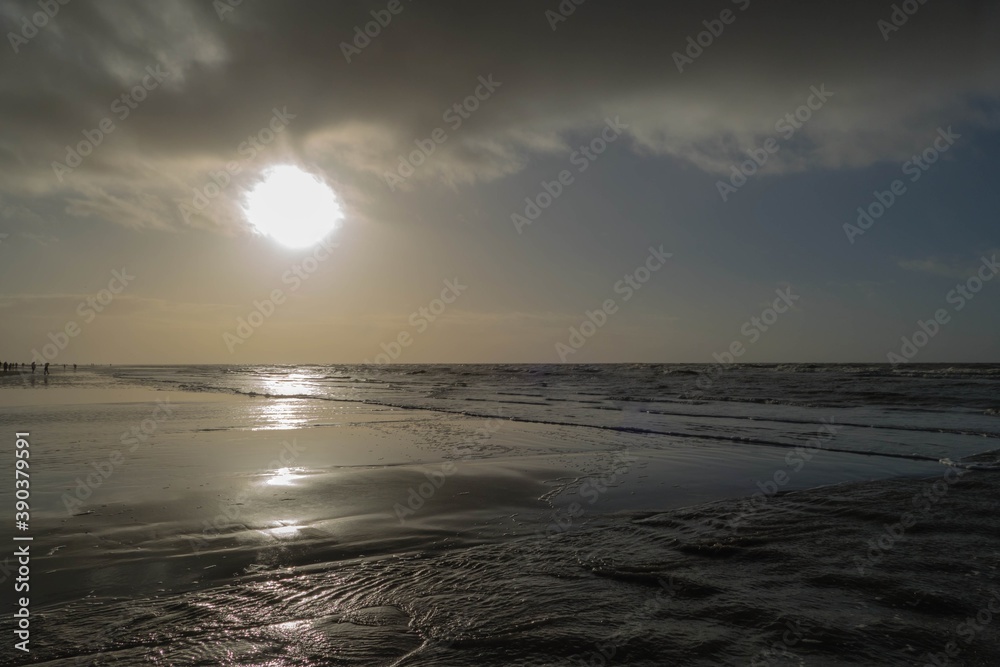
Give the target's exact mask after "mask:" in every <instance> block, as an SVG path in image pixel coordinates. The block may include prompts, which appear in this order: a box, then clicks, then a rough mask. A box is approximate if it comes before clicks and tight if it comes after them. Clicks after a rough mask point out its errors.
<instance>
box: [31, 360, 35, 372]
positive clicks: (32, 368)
mask: <svg viewBox="0 0 1000 667" xmlns="http://www.w3.org/2000/svg"><path fill="white" fill-rule="evenodd" d="M31 374H32V375H34V374H35V362H34V361H32V362H31Z"/></svg>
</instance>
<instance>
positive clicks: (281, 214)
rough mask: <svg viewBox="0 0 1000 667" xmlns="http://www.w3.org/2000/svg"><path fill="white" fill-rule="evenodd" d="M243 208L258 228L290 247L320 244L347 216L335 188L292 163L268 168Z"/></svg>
mask: <svg viewBox="0 0 1000 667" xmlns="http://www.w3.org/2000/svg"><path fill="white" fill-rule="evenodd" d="M243 210H244V211H245V212H246V216H247V220H249V221H250V224H252V225H253V226H254V227H255V228H256V229H257V231H259V232H260V233H261V234H265V235H267V236H270V237H271V238H273V239H274V240H275V241H277V242H278V243H280V244H282V245H284V246H288V247H289V248H305V247H308V246H311V245H315V244H317V243H319V242H320V241H321V240H323V238H324V237H325V236H326V235H327V234H329V233H330V232H331V231H333V230H334V229H335V228H336V227H337V226H338V224H339V223H340V220H341V219H343V217H344V213H343V211H342V210H341V207H340V201H339V200H338V199H337V195H336V194H335V193H334V191H333V190H331V189H330V188H329V186H327V185H326V183H324V182H323V181H322V180H321V179H320V178H318V177H317V176H315V175H313V174H310V173H308V172H305V171H303V170H301V169H299V168H298V167H295V166H292V165H278V166H276V167H271V168H270V169H268V170H267V171H266V172H265V173H264V178H263V180H262V181H261V182H260V183H258V184H257V185H256V186H255V187H254V189H253V190H251V191H250V193H249V194H247V196H246V203H245V205H244V207H243Z"/></svg>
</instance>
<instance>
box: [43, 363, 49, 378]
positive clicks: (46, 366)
mask: <svg viewBox="0 0 1000 667" xmlns="http://www.w3.org/2000/svg"><path fill="white" fill-rule="evenodd" d="M48 374H49V362H47V361H46V362H45V372H44V373H42V375H48Z"/></svg>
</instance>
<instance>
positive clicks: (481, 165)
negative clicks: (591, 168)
mask: <svg viewBox="0 0 1000 667" xmlns="http://www.w3.org/2000/svg"><path fill="white" fill-rule="evenodd" d="M904 4H905V3H904ZM219 5H220V3H215V5H214V6H213V4H212V3H207V2H194V1H186V0H171V1H167V2H160V3H143V4H126V5H123V4H120V3H101V2H86V1H85V0H76V1H75V2H72V3H70V4H68V5H66V6H61V9H60V11H59V13H58V14H57V15H56V16H54V17H53V18H52V19H51V20H50V21H48V25H46V26H45V27H44V28H42V29H40V30H38V34H37V35H34V36H33V37H31V39H29V40H27V42H26V43H19V44H17V52H16V53H15V52H14V48H13V46H12V44H11V43H10V42H11V41H12V40H11V38H10V36H9V35H8V40H7V41H8V42H9V44H8V45H7V47H8V50H7V52H6V53H5V55H4V57H3V60H2V64H0V67H2V69H3V76H2V77H0V95H2V96H3V100H4V103H3V104H4V106H3V116H4V123H3V126H2V129H0V188H2V190H3V191H2V193H0V194H3V195H4V198H5V200H9V201H10V205H11V206H27V207H28V208H29V209H32V210H35V209H36V208H39V207H51V206H55V207H57V208H58V209H60V210H62V211H64V212H65V214H66V215H68V216H70V217H72V218H85V219H86V218H89V219H97V220H102V221H111V222H114V223H118V224H122V225H126V226H130V227H150V228H161V229H177V228H184V227H210V228H216V229H219V230H220V231H230V232H231V231H234V230H239V229H242V228H244V227H245V223H244V222H243V220H242V217H241V215H240V210H239V199H240V197H239V195H240V193H241V192H243V191H244V189H245V188H247V187H249V186H250V185H251V184H252V183H253V182H254V180H255V179H256V178H258V176H259V172H260V170H261V169H262V168H264V167H265V166H267V165H268V164H273V163H276V162H286V161H290V162H297V163H300V164H302V165H303V166H305V167H307V168H311V169H314V170H316V171H318V172H321V173H323V174H324V175H325V176H326V177H327V178H329V179H330V180H331V181H333V182H335V183H336V184H337V185H338V189H339V191H340V192H341V193H342V195H343V196H344V197H345V198H346V199H347V204H348V206H349V207H350V208H351V209H352V212H353V214H354V215H355V216H356V217H361V218H364V217H366V216H370V215H373V212H372V211H373V210H374V208H373V206H374V205H373V203H372V202H373V201H375V200H377V199H378V198H379V197H383V196H384V195H385V194H386V193H387V192H388V188H387V187H386V183H385V176H384V175H385V174H386V172H388V171H391V170H394V169H396V168H397V166H398V164H399V161H400V156H401V155H404V156H405V155H407V154H409V153H410V152H412V151H413V150H414V149H415V148H416V144H415V142H416V141H424V142H426V141H427V140H428V138H429V137H431V136H432V133H433V132H434V131H435V130H436V129H438V128H441V129H442V130H443V131H444V132H445V135H446V137H447V140H446V141H444V142H443V143H438V144H437V145H436V148H435V151H434V154H433V155H431V156H430V157H429V158H427V160H426V162H425V164H423V165H421V166H420V167H419V168H417V169H416V170H415V173H414V174H413V176H412V177H410V178H408V179H406V183H405V184H404V185H403V186H402V187H404V188H421V187H428V186H435V185H448V186H451V187H456V188H462V187H465V186H467V185H470V184H473V183H479V182H491V181H495V180H496V179H501V178H508V177H512V176H516V175H517V174H518V173H519V172H521V171H522V170H523V169H524V167H525V166H526V165H528V164H530V162H531V161H532V160H534V159H538V158H539V157H544V156H551V155H568V154H569V153H570V152H571V151H572V150H573V149H574V148H575V147H577V146H579V145H581V144H583V143H585V142H588V141H590V139H591V138H593V137H595V136H597V133H598V132H599V130H600V127H601V126H602V125H603V123H604V119H605V118H607V117H620V118H621V121H622V122H623V123H626V124H627V125H628V127H629V129H628V133H627V134H628V141H629V143H630V145H631V147H632V149H633V150H635V151H637V152H640V153H646V154H650V155H656V156H662V157H665V158H668V159H676V160H680V161H684V162H686V163H689V164H691V165H693V166H694V167H695V168H697V169H700V170H703V171H705V172H708V173H710V174H713V175H714V174H719V175H725V174H727V173H728V171H729V168H730V165H732V164H733V163H734V162H738V161H742V160H745V159H746V151H747V150H748V149H752V148H756V147H759V146H761V145H763V143H764V142H765V141H766V140H767V139H768V138H775V139H776V140H778V141H779V144H780V146H781V149H780V151H778V152H777V154H775V155H774V156H773V158H772V159H771V160H770V162H769V164H768V166H767V169H768V170H770V171H771V172H772V173H781V172H788V171H802V170H807V169H844V168H855V167H863V166H867V165H871V164H873V163H876V162H879V161H885V160H889V161H896V160H898V161H902V160H905V159H906V158H907V157H909V156H910V155H912V154H913V153H914V152H915V151H917V150H920V149H921V148H922V147H923V146H925V145H926V144H927V143H928V141H929V140H931V139H932V138H933V135H934V132H935V130H936V128H937V127H939V126H947V125H955V126H957V127H962V128H965V129H974V128H976V127H989V128H993V127H996V126H997V122H998V118H1000V116H998V112H997V109H998V107H997V98H998V95H1000V44H998V43H997V41H996V39H995V36H996V34H998V29H1000V8H998V4H997V3H993V2H976V1H973V0H969V1H964V2H950V3H934V2H928V3H926V4H924V5H919V4H918V3H916V2H913V3H912V6H913V7H917V9H916V11H915V13H913V14H912V16H907V17H906V22H905V23H903V24H902V25H900V26H899V29H898V30H893V31H888V30H887V28H886V25H889V24H886V23H883V24H881V27H880V24H879V21H888V20H890V19H891V15H892V12H893V9H892V5H891V4H890V3H872V2H841V3H821V4H820V3H802V2H791V1H775V2H764V1H763V0H752V1H749V0H738V1H733V2H727V1H719V2H715V3H704V2H672V3H659V2H657V3H653V2H636V3H611V2H598V1H597V0H591V2H585V3H583V4H581V5H578V6H577V5H575V4H574V3H571V2H569V1H568V0H567V1H566V2H563V3H562V5H560V4H559V3H556V2H554V1H551V2H545V3H536V2H527V1H524V2H521V1H516V2H505V3H501V4H496V3H493V4H490V3H469V2H454V1H453V2H436V3H433V4H431V3H417V2H412V3H411V2H409V1H408V0H402V3H401V4H400V5H398V7H401V11H399V12H398V13H397V14H395V15H391V21H389V22H388V25H385V26H384V27H379V31H378V32H379V34H378V35H377V36H376V37H373V38H371V39H370V43H366V42H364V41H363V39H362V40H358V44H361V45H364V48H354V49H345V47H344V44H345V43H351V42H352V40H354V39H355V35H356V28H357V27H359V26H360V27H361V28H362V30H363V29H364V26H365V24H366V23H369V22H371V21H372V20H373V17H372V14H371V12H372V11H375V12H380V14H379V15H380V16H382V17H385V16H386V15H387V14H386V7H387V5H388V3H387V2H385V3H382V2H338V3H330V2H319V1H316V2H305V1H301V2H286V3H276V2H275V3H248V2H245V3H241V4H240V5H238V6H236V7H234V8H232V11H225V12H222V13H221V17H220V13H219V12H218V11H217V9H216V8H217V7H218V6H219ZM560 6H562V7H575V9H574V11H573V12H572V14H568V12H567V14H568V15H566V16H562V15H559V18H560V19H561V18H565V20H555V19H554V18H553V17H554V16H556V14H552V13H547V12H557V13H558V12H559V7H560ZM2 11H3V18H4V23H5V31H9V32H13V33H14V34H17V33H19V32H20V31H21V29H22V26H23V23H22V19H23V17H25V16H29V17H30V16H31V15H32V14H33V13H35V12H37V11H38V6H37V5H36V4H35V3H34V2H27V1H21V2H11V3H6V4H5V5H4V8H3V10H2ZM724 11H726V12H729V14H723V12H724ZM722 19H726V20H729V22H728V24H727V23H724V22H723V20H722ZM706 22H707V23H706ZM897 22H900V20H899V16H897ZM553 26H554V28H555V29H553ZM893 27H895V26H893ZM711 30H715V31H716V32H719V33H720V34H718V35H711V39H709V33H708V32H707V31H711ZM372 32H374V30H372ZM699 33H702V34H701V36H700V39H701V40H702V43H703V44H708V45H707V46H704V47H692V46H690V42H689V41H688V38H689V37H690V38H692V39H693V40H695V41H697V40H698V39H699ZM886 37H888V39H886ZM15 41H17V40H15ZM708 42H711V43H708ZM698 48H701V52H700V54H699V51H698ZM345 51H348V52H349V53H350V62H348V58H347V57H345ZM677 53H682V54H686V56H687V57H689V58H690V62H684V63H683V72H682V71H679V68H678V66H677V62H678V59H677V57H676V55H675V54H677ZM148 68H161V70H162V71H164V72H167V73H168V75H167V76H166V77H165V79H164V80H163V81H160V82H157V84H156V86H155V87H152V88H150V87H149V84H150V83H152V81H153V80H152V79H150V78H149V72H150V70H149V69H148ZM489 76H492V77H493V80H495V81H497V82H499V84H500V85H499V87H498V88H496V90H495V91H494V92H493V93H492V94H491V95H490V96H489V98H488V99H485V100H481V101H480V103H479V104H477V107H478V108H476V109H475V111H471V112H467V114H464V115H467V117H463V118H462V120H461V124H460V126H459V127H457V128H455V127H454V122H453V119H454V118H455V115H454V112H453V113H452V115H451V117H450V118H451V119H452V122H449V120H448V118H449V116H448V112H449V109H453V106H454V105H455V104H456V103H458V104H461V103H462V101H463V100H465V99H466V98H468V97H469V96H470V95H475V92H476V90H477V87H478V86H480V83H479V81H480V77H489ZM144 81H145V83H144ZM136 86H140V87H143V88H144V90H145V93H144V94H142V97H143V99H142V100H141V101H137V99H136V98H137V97H138V95H136V92H137V91H136V90H135V87H136ZM821 86H825V87H826V90H829V91H831V92H832V93H833V95H832V97H830V98H829V99H828V100H827V101H826V102H824V103H823V104H822V106H821V108H819V109H817V110H815V111H814V112H811V113H810V114H809V115H810V116H811V117H810V118H809V120H808V122H805V123H803V124H802V125H801V128H796V131H795V132H794V134H793V135H792V136H786V135H787V132H784V133H783V132H780V131H779V130H778V129H777V127H776V123H778V122H779V121H780V120H781V119H782V118H785V117H786V114H789V113H791V114H795V112H796V110H797V109H799V108H800V107H801V106H802V105H804V104H806V103H807V100H809V96H810V95H811V94H812V92H811V90H812V88H813V87H817V88H819V87H821ZM123 95H124V96H128V99H125V98H123V97H122V96H123ZM126 110H127V114H126ZM275 110H277V111H278V112H279V113H280V112H282V110H285V112H286V113H287V115H288V116H293V118H290V119H289V120H288V122H287V127H285V128H284V131H282V132H279V133H276V134H274V135H273V140H271V141H268V142H266V143H265V142H264V141H263V139H267V138H268V136H269V135H268V134H267V132H266V129H268V128H269V125H270V123H271V121H272V119H273V117H274V114H275ZM123 116H124V117H123ZM102 122H104V123H105V124H106V123H107V122H110V123H112V124H113V126H114V129H113V130H112V131H111V132H108V133H103V132H102V133H101V134H100V135H97V134H94V132H95V131H99V130H100V128H101V123H102ZM105 126H107V125H105ZM84 132H89V133H90V134H89V137H90V138H94V137H97V136H101V140H100V144H99V145H97V146H95V148H94V150H93V151H92V153H91V154H90V155H88V156H85V157H83V159H82V161H81V164H80V165H79V166H78V167H76V168H75V169H72V170H71V171H68V172H62V173H61V174H57V173H56V171H61V170H58V169H56V170H54V168H53V163H54V162H59V163H63V164H67V165H68V164H69V163H68V162H67V150H66V147H67V146H68V145H69V146H77V145H78V144H79V143H80V142H84V141H89V139H88V138H87V136H88V135H85V134H84ZM439 137H440V135H439ZM253 138H256V139H257V142H256V143H254V142H253ZM248 142H249V143H248ZM95 143H96V142H95ZM251 149H252V150H251ZM230 163H235V164H236V165H237V166H239V173H237V174H236V175H235V176H233V177H232V183H230V184H228V185H226V187H224V188H223V192H222V194H221V195H219V196H218V197H216V198H213V199H212V201H211V202H210V205H209V206H207V207H206V208H205V209H204V210H203V211H199V212H198V214H196V215H191V214H190V210H188V211H187V212H185V211H184V210H182V209H181V207H180V206H179V204H180V203H188V204H191V203H192V202H193V201H194V200H195V198H196V195H195V191H196V190H199V191H202V192H204V188H205V186H206V185H207V184H209V183H211V182H212V180H213V178H215V180H218V178H217V175H218V174H219V173H220V172H221V171H224V170H225V168H226V165H227V164H230Z"/></svg>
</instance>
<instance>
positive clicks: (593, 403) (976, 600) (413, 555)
mask: <svg viewBox="0 0 1000 667" xmlns="http://www.w3.org/2000/svg"><path fill="white" fill-rule="evenodd" d="M0 432H3V434H4V437H5V438H6V439H7V441H8V446H6V447H5V450H6V451H7V452H8V453H7V454H6V455H4V458H5V461H4V465H5V467H6V468H7V474H6V477H7V479H8V482H7V483H6V484H4V485H2V488H0V504H2V505H3V506H5V507H8V508H9V513H10V515H11V523H12V520H13V513H14V502H15V498H14V468H15V456H14V444H13V443H14V434H15V432H30V434H31V435H30V437H29V439H30V440H31V452H32V458H31V459H30V461H31V474H32V478H31V479H32V485H31V489H32V496H31V512H32V517H31V520H32V524H31V529H30V533H31V536H32V541H31V549H32V552H31V553H32V559H31V575H30V576H31V581H30V598H31V604H30V613H31V616H30V619H31V623H30V630H31V635H30V636H31V640H30V645H29V646H30V653H25V652H23V651H21V650H19V649H16V648H15V647H14V645H15V643H16V641H17V639H16V630H17V628H18V625H16V624H17V623H18V622H19V621H18V619H16V618H12V614H11V613H10V610H11V609H14V608H15V604H14V603H15V601H16V599H17V598H18V597H21V595H22V594H20V593H18V594H16V595H15V593H14V583H15V581H16V577H17V568H16V567H13V568H12V567H11V566H10V562H11V561H10V558H11V556H10V555H8V554H3V552H0V557H2V556H3V555H7V556H8V559H9V560H7V561H0V579H3V583H0V587H2V588H3V599H4V601H5V609H6V611H5V612H4V614H3V617H2V618H3V620H2V623H0V631H2V635H0V636H3V637H4V640H3V642H4V643H3V645H0V665H22V664H36V665H48V666H53V667H55V666H59V667H63V666H70V665H163V666H167V665H205V666H218V665H227V666H228V665H232V666H237V665H240V666H261V667H263V666H269V667H284V666H292V665H296V666H319V665H330V666H334V665H337V666H339V665H344V666H347V665H351V666H354V665H359V666H360V665H386V666H397V667H403V666H411V665H412V666H416V665H433V666H446V665H447V666H473V665H476V666H478V665H484V666H491V665H538V666H543V665H567V666H570V665H573V666H597V665H642V666H659V665H679V666H680V665H749V666H754V667H757V666H762V665H776V666H777V665H818V666H823V665H919V666H923V665H934V666H935V667H941V666H942V665H970V666H971V665H982V666H996V665H1000V632H998V630H1000V365H996V364H903V365H899V366H889V365H884V364H606V365H605V364H598V365H569V364H566V365H534V364H502V365H487V364H470V365H466V364H442V365H242V366H240V365H229V366H206V365H201V366H105V367H94V366H81V367H80V368H79V370H78V371H76V372H74V371H72V369H69V370H63V369H61V368H58V367H56V369H55V370H54V372H53V374H52V375H50V376H48V377H47V378H45V377H42V376H40V375H38V374H36V375H34V376H27V375H22V374H8V375H6V376H3V377H2V378H0ZM8 534H9V535H12V536H16V535H17V531H16V530H15V529H14V528H13V527H11V528H10V529H9V530H8ZM8 539H9V538H8ZM11 544H15V545H16V544H19V543H11ZM5 551H9V554H11V555H12V554H13V553H14V550H13V547H9V549H5ZM8 601H9V604H7V602H8Z"/></svg>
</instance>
